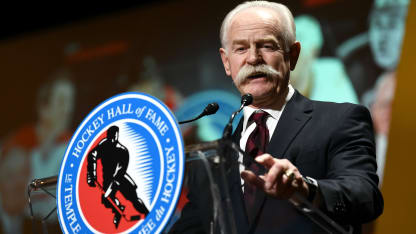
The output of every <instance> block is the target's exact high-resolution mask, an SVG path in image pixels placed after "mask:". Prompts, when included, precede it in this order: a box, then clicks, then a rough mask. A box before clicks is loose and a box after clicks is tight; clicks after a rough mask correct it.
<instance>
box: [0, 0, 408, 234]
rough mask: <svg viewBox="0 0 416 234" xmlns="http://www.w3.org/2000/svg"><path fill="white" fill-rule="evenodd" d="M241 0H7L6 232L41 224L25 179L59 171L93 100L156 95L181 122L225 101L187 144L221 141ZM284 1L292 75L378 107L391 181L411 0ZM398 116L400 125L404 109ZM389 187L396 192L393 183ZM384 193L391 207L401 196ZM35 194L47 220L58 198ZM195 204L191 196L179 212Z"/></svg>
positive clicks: (1, 206) (2, 212)
mask: <svg viewBox="0 0 416 234" xmlns="http://www.w3.org/2000/svg"><path fill="white" fill-rule="evenodd" d="M240 2H241V1H217V0H213V1H205V2H198V3H196V2H195V1H190V0H169V1H168V0H154V1H140V2H135V3H112V4H107V5H106V4H105V3H100V5H83V4H75V5H73V4H71V5H69V4H68V5H62V4H61V5H60V6H58V5H55V6H54V5H52V6H51V5H45V6H42V5H36V6H30V5H27V6H12V7H9V8H7V7H5V8H3V9H2V12H1V13H2V14H1V18H0V21H1V22H0V77H1V80H2V82H3V84H2V87H3V88H2V92H1V93H0V105H1V106H2V108H3V111H2V115H1V120H2V123H1V124H0V233H31V232H32V227H31V222H30V217H29V210H28V206H27V191H26V189H27V184H28V183H29V182H30V181H31V180H32V179H34V178H42V177H48V176H53V175H57V174H58V171H59V167H60V163H61V159H62V157H63V155H64V152H65V149H66V144H67V143H68V142H69V140H70V137H71V135H72V133H73V132H74V131H75V129H76V128H77V126H78V125H79V124H80V123H81V121H82V120H83V118H84V117H85V116H86V115H87V114H88V113H89V112H90V111H91V110H92V109H93V108H94V107H95V106H97V105H98V104H99V103H101V102H103V101H104V100H106V99H107V98H110V97H111V96H113V95H115V94H119V93H122V92H128V91H139V92H145V93H148V94H151V95H153V96H155V97H157V98H159V99H160V100H162V101H163V102H164V103H165V104H166V105H167V106H168V107H169V108H170V109H171V110H172V111H173V113H174V114H175V116H176V117H177V119H178V120H179V121H180V120H185V119H190V118H192V117H194V116H195V115H197V114H198V113H199V112H200V111H202V109H203V108H204V107H205V105H206V104H207V103H210V102H214V101H215V102H218V103H219V105H220V111H219V112H218V113H217V114H216V115H214V116H212V117H206V118H204V119H202V120H200V121H198V122H197V123H194V124H188V125H184V126H181V128H182V129H181V130H182V134H183V137H184V140H185V143H186V144H192V143H197V142H201V141H210V140H214V139H217V138H219V137H220V136H221V133H222V129H223V128H224V126H225V122H226V121H227V120H228V118H229V115H230V114H231V113H232V112H233V111H234V110H235V109H236V108H238V106H239V102H240V101H239V100H240V98H239V93H238V91H237V90H236V89H235V88H234V87H233V84H232V81H231V79H230V78H229V77H226V76H225V73H224V69H223V67H222V63H221V60H220V56H219V53H218V49H219V48H220V41H219V28H220V25H221V22H222V20H223V18H224V17H225V15H226V13H227V12H228V11H229V10H231V9H232V8H233V7H234V6H236V5H237V4H238V3H240ZM279 2H281V3H284V4H286V5H287V6H288V7H289V8H290V9H291V10H292V12H293V13H294V15H295V21H296V25H297V30H296V33H297V38H298V40H299V41H300V42H301V44H302V51H301V56H300V59H299V62H298V65H297V67H296V69H295V71H294V72H293V73H292V74H291V83H292V84H293V86H294V87H295V88H297V89H298V90H299V91H300V92H301V93H303V94H304V95H306V96H308V97H310V98H311V99H314V100H322V101H334V102H352V103H358V104H362V105H365V106H367V107H368V108H369V110H370V111H371V114H372V117H373V121H374V130H375V135H376V143H377V163H378V166H379V170H378V174H379V176H380V178H381V181H380V187H382V185H383V184H384V179H383V178H388V177H384V171H385V170H384V169H385V168H386V165H389V164H388V163H387V164H386V159H387V158H390V157H392V154H394V150H392V149H391V148H392V147H389V148H388V147H387V146H388V145H389V132H390V129H393V127H392V128H390V126H394V124H391V119H392V118H391V116H392V114H391V113H392V110H394V109H393V107H394V106H393V102H394V100H395V99H394V97H395V90H396V79H397V77H398V74H402V76H403V77H406V75H405V73H406V72H407V71H404V68H403V69H398V68H400V67H399V64H400V61H401V60H400V58H401V54H402V53H401V51H402V49H401V48H402V44H403V43H402V42H403V38H404V36H405V35H406V34H407V33H409V32H406V20H407V19H408V17H407V16H408V9H409V4H410V0H361V1H355V0H354V1H346V0H290V1H279ZM409 28H410V26H409V25H408V27H407V30H409ZM413 33H414V32H413ZM409 46H410V45H409ZM411 55H412V53H410V54H409V56H411ZM400 71H402V72H401V73H400ZM408 73H409V74H410V71H409V72H408ZM402 76H401V77H402ZM409 76H410V75H409ZM403 79H405V78H403ZM412 97H413V100H414V97H415V95H413V96H410V97H409V96H407V97H406V100H409V99H410V100H412ZM403 99H404V98H403ZM396 106H398V105H396ZM404 108H405V109H410V108H409V105H407V106H406V107H404ZM395 113H397V114H396V115H395V118H396V119H397V121H399V119H400V115H401V113H399V112H395ZM407 115H408V114H407ZM408 116H409V115H408ZM236 122H237V121H236ZM402 127H404V128H406V127H405V126H402ZM399 128H400V126H399V127H398V128H397V129H399ZM397 134H398V135H400V134H399V133H397ZM409 135H410V136H412V135H413V134H412V133H409ZM393 140H394V139H393ZM398 148H400V149H403V147H402V146H398ZM409 155H412V154H411V153H410V154H409ZM409 155H407V156H409ZM401 156H404V155H401ZM394 157H396V156H394ZM397 157H399V156H397ZM389 162H390V161H389ZM392 165H393V163H392ZM391 167H393V166H391ZM394 170H396V169H394ZM391 171H393V169H391ZM391 174H392V173H391ZM391 177H392V178H393V176H391ZM386 183H388V182H386ZM386 186H387V185H386ZM382 189H383V192H384V191H385V188H382ZM391 191H397V189H396V188H395V187H393V185H392V187H391ZM184 192H186V188H185V189H184ZM410 192H411V193H412V194H414V193H415V192H414V189H413V190H411V191H410ZM386 194H387V195H388V194H389V192H388V191H387V192H386V193H385V196H386ZM385 198H386V211H389V210H388V209H389V208H388V203H387V201H391V200H390V198H389V196H387V197H385ZM394 199H395V198H394ZM34 200H35V201H36V204H35V207H34V208H35V210H36V212H35V217H36V218H37V221H39V220H40V219H41V218H42V217H44V216H45V215H46V214H47V213H48V211H49V210H50V209H52V208H53V207H54V200H53V199H51V198H50V197H48V196H46V195H45V194H37V195H35V198H34ZM185 202H186V199H184V197H182V198H181V201H180V202H179V204H178V206H179V208H180V207H181V206H183V204H184V203H185ZM392 212H393V211H392ZM175 215H176V217H177V216H178V215H179V210H178V211H177V212H176V214H175ZM48 220H49V221H48V223H47V225H48V228H49V230H50V232H56V231H58V230H59V224H58V223H57V217H56V215H52V216H51V218H50V219H48ZM384 220H386V219H384ZM400 220H401V221H400V222H403V219H400ZM380 222H381V221H380ZM387 222H393V221H392V220H390V219H389V221H385V223H387ZM378 225H380V224H377V225H376V224H374V223H372V224H369V225H367V226H366V229H365V232H367V233H373V232H377V233H381V232H383V230H385V229H383V230H381V229H380V228H377V227H378ZM381 225H383V224H381ZM392 225H393V226H394V222H393V223H392ZM37 228H39V227H37ZM386 233H387V232H386Z"/></svg>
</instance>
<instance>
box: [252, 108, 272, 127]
mask: <svg viewBox="0 0 416 234" xmlns="http://www.w3.org/2000/svg"><path fill="white" fill-rule="evenodd" d="M268 116H269V114H268V113H267V112H264V111H259V112H254V113H253V114H252V115H251V116H250V120H252V121H254V122H255V123H256V124H257V125H263V124H264V123H265V122H266V119H267V117H268Z"/></svg>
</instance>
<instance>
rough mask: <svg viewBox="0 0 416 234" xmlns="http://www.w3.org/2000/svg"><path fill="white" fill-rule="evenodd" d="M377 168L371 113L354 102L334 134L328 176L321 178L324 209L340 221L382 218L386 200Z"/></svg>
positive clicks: (330, 145)
mask: <svg viewBox="0 0 416 234" xmlns="http://www.w3.org/2000/svg"><path fill="white" fill-rule="evenodd" d="M376 171H377V164H376V156H375V143H374V133H373V126H372V121H371V117H370V113H369V112H368V110H367V108H365V107H363V106H358V105H351V106H349V108H347V110H346V111H345V112H344V113H343V114H342V115H341V116H340V121H338V126H337V127H336V128H335V131H334V132H333V134H332V137H331V141H330V143H329V147H328V158H327V172H326V177H325V178H326V179H321V180H318V185H319V190H318V191H319V193H320V195H321V198H323V201H322V204H321V205H322V208H323V209H324V210H326V211H327V213H328V214H330V216H332V218H334V219H335V220H337V221H338V222H340V223H350V224H354V223H356V224H358V223H365V222H368V221H371V220H373V219H375V218H376V217H378V216H379V215H380V214H381V213H382V211H383V206H384V203H383V198H382V195H381V193H380V191H379V189H378V177H377V174H376Z"/></svg>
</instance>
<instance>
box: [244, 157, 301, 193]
mask: <svg viewBox="0 0 416 234" xmlns="http://www.w3.org/2000/svg"><path fill="white" fill-rule="evenodd" d="M255 160H256V162H258V163H259V164H261V165H263V166H264V167H265V168H266V170H267V172H266V173H265V174H264V175H259V176H256V175H255V174H254V173H253V172H251V171H248V170H245V171H242V172H241V177H242V178H243V179H244V181H245V183H251V184H253V185H255V186H256V187H257V188H258V189H261V190H263V191H264V192H265V193H266V194H267V195H269V196H271V197H274V198H277V199H289V198H291V197H292V195H293V194H294V193H295V192H299V193H301V194H303V195H305V196H308V193H309V189H308V185H307V184H306V183H305V182H304V181H303V179H302V175H301V174H300V173H299V170H298V169H297V168H296V167H295V166H294V165H293V164H292V163H291V162H290V161H289V160H287V159H276V158H273V157H272V156H271V155H270V154H263V155H261V156H257V157H256V159H255Z"/></svg>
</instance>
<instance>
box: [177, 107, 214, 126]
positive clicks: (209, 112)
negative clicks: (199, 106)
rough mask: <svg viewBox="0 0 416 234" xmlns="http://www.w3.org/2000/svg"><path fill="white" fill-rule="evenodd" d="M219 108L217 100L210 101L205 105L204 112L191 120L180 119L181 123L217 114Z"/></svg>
mask: <svg viewBox="0 0 416 234" xmlns="http://www.w3.org/2000/svg"><path fill="white" fill-rule="evenodd" d="M218 109H219V106H218V103H216V102H213V103H210V104H208V105H207V106H206V107H205V109H204V111H202V113H201V114H199V115H198V116H197V117H196V118H193V119H190V120H185V121H180V122H179V124H184V123H189V122H193V121H195V120H198V119H200V118H202V117H204V116H207V115H212V114H215V113H216V112H217V110H218Z"/></svg>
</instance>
